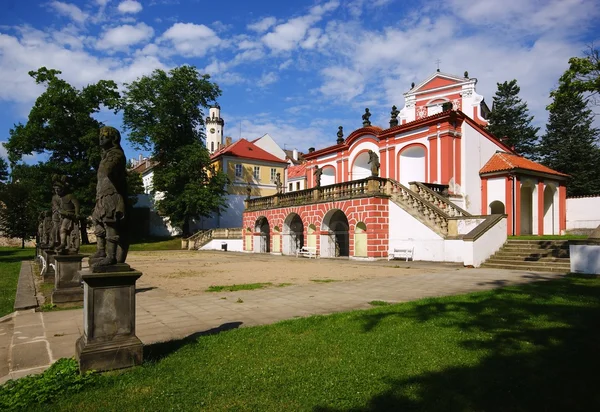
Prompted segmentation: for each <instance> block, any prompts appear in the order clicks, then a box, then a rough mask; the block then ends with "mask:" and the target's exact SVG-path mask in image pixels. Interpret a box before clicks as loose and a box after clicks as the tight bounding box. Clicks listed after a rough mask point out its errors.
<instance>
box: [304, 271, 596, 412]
mask: <svg viewBox="0 0 600 412" xmlns="http://www.w3.org/2000/svg"><path fill="white" fill-rule="evenodd" d="M585 278H587V277H586V276H578V275H576V276H572V275H571V276H568V277H566V278H564V279H560V280H557V281H554V282H537V283H532V284H529V285H524V286H520V287H519V288H518V289H517V288H507V289H499V290H495V291H491V292H487V293H482V294H477V295H471V296H470V297H469V298H468V299H465V300H452V299H448V302H447V303H446V302H444V300H442V301H441V302H440V300H439V299H438V300H437V301H429V300H424V301H421V302H418V303H416V304H415V305H413V306H412V307H409V308H407V310H405V311H393V309H387V308H382V309H381V310H380V311H378V313H365V315H364V316H363V317H362V319H361V321H362V322H364V324H363V327H364V331H365V332H366V333H368V332H370V331H371V330H373V329H374V328H376V327H378V326H381V327H385V325H384V324H383V322H389V321H390V320H391V319H392V318H393V317H395V316H400V317H402V318H412V319H413V320H415V321H418V322H434V323H435V325H436V326H437V327H442V328H443V327H447V328H454V329H459V330H463V331H468V332H470V333H469V334H465V336H469V338H465V340H463V341H462V342H460V345H461V346H463V347H464V348H465V349H467V350H477V351H481V352H482V353H484V354H485V355H484V357H483V358H482V360H481V362H479V363H478V364H476V365H473V366H459V367H451V368H448V369H445V370H442V371H435V372H424V373H422V374H419V375H413V376H410V377H408V378H405V379H388V381H387V384H388V389H387V390H386V391H384V392H382V393H379V394H377V395H375V396H374V397H372V398H371V399H370V400H369V401H368V403H367V405H366V406H365V407H361V408H351V409H334V408H329V407H327V406H317V407H315V408H314V410H315V411H319V412H325V411H331V412H333V411H342V410H344V411H388V410H389V411H392V410H393V411H412V410H418V411H578V410H580V411H584V410H585V411H590V410H600V392H599V391H598V390H597V385H598V382H600V380H599V378H598V373H599V371H600V356H599V355H598V348H599V347H600V328H599V327H598V325H600V284H598V282H595V283H594V284H587V285H586V284H585V282H582V281H581V279H585ZM550 283H552V285H551V284H550ZM429 324H430V323H429ZM473 332H474V333H473ZM474 336H475V337H474Z"/></svg>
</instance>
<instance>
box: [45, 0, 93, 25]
mask: <svg viewBox="0 0 600 412" xmlns="http://www.w3.org/2000/svg"><path fill="white" fill-rule="evenodd" d="M48 5H49V6H50V7H51V8H53V9H54V10H55V11H56V12H57V13H58V14H62V15H63V16H67V17H69V18H71V19H72V20H73V21H76V22H77V23H83V22H84V21H85V20H86V19H87V18H88V15H87V14H86V13H84V12H83V11H82V10H81V9H80V8H79V7H77V6H76V5H74V4H71V3H63V2H62V1H51V2H50V3H48Z"/></svg>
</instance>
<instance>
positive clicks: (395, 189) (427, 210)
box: [388, 179, 450, 236]
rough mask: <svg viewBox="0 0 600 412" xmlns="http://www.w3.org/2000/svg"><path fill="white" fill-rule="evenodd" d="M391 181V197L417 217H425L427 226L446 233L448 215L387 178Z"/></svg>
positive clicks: (443, 233) (444, 234) (442, 233)
mask: <svg viewBox="0 0 600 412" xmlns="http://www.w3.org/2000/svg"><path fill="white" fill-rule="evenodd" d="M388 180H389V182H390V183H391V193H390V196H391V199H392V200H393V201H395V202H397V203H399V204H401V205H402V206H403V207H404V208H406V209H407V211H410V210H412V211H414V212H416V213H414V214H413V216H414V215H416V217H417V218H419V217H420V218H421V219H425V220H426V221H425V222H423V223H426V224H427V223H429V224H428V226H429V227H432V226H433V228H436V229H437V230H438V231H439V232H440V234H441V235H443V236H446V235H447V234H448V219H449V218H450V216H448V214H447V213H445V212H444V211H443V210H441V209H440V208H438V207H437V206H435V205H434V204H432V203H430V202H429V201H427V200H426V199H423V198H422V197H421V196H420V195H419V194H417V193H415V192H413V191H412V190H410V189H409V188H407V187H406V186H404V185H403V184H401V183H400V182H398V181H396V180H393V179H388Z"/></svg>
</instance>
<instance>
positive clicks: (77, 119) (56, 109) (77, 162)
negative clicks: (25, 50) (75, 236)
mask: <svg viewBox="0 0 600 412" xmlns="http://www.w3.org/2000/svg"><path fill="white" fill-rule="evenodd" d="M29 75H30V76H31V77H32V78H33V79H34V80H35V82H36V83H37V84H43V85H44V86H45V87H46V90H45V91H44V92H43V93H42V94H41V95H40V96H39V97H38V98H37V99H36V101H35V104H34V106H33V107H32V109H31V111H30V112H29V117H28V119H27V123H26V124H17V125H15V127H14V128H13V129H11V130H10V137H9V140H8V143H6V144H5V147H6V149H7V150H8V155H9V160H10V162H11V164H12V165H14V164H17V163H19V162H21V161H22V157H23V155H31V154H33V153H38V154H41V153H45V154H48V155H49V158H48V161H46V162H43V163H42V164H40V165H39V167H40V169H41V170H44V173H46V176H51V175H52V174H59V175H66V176H68V177H69V181H70V182H71V185H72V187H73V192H74V194H75V196H76V197H77V199H78V200H79V201H80V203H81V212H82V216H89V215H90V214H91V210H92V208H93V206H94V203H95V197H96V194H95V189H96V168H97V167H98V164H99V163H100V148H99V146H98V131H99V129H100V127H101V126H103V125H102V123H100V122H99V121H97V120H96V119H94V118H93V117H92V115H93V114H94V113H97V112H98V111H99V110H100V109H101V107H103V106H104V107H107V108H109V109H115V108H117V107H118V105H119V101H120V95H119V92H118V90H117V84H116V83H115V82H113V81H111V80H100V81H99V82H97V83H95V84H90V85H88V86H85V87H84V88H82V89H81V90H78V89H76V88H75V87H73V86H71V85H70V84H69V83H67V82H66V81H64V80H62V79H60V78H59V75H60V71H58V70H52V69H47V68H45V67H42V68H40V69H38V70H37V71H31V72H29ZM44 184H45V185H46V186H45V187H46V188H47V190H48V192H51V191H52V186H51V184H49V177H48V178H47V179H45V183H44ZM84 219H85V218H83V219H82V222H81V224H82V225H81V227H82V228H85V227H86V226H85V220H84ZM85 233H86V232H85V230H82V236H83V239H82V240H83V242H84V243H85V242H86V241H87V237H85Z"/></svg>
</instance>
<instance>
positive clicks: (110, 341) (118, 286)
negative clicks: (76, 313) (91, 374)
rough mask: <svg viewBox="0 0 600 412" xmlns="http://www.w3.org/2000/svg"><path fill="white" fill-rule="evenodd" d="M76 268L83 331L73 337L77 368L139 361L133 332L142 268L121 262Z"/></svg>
mask: <svg viewBox="0 0 600 412" xmlns="http://www.w3.org/2000/svg"><path fill="white" fill-rule="evenodd" d="M94 270H102V271H103V272H97V271H96V272H91V271H90V270H83V271H80V274H81V279H82V280H83V282H84V283H83V293H84V299H83V329H84V331H83V335H82V336H81V337H80V338H79V339H78V340H77V343H76V353H77V359H78V361H79V370H80V371H81V373H84V372H86V371H88V370H96V371H107V370H113V369H120V368H128V367H131V366H135V365H139V364H141V363H142V357H143V345H142V342H141V341H140V340H139V339H138V337H137V336H136V335H135V282H136V280H137V279H138V278H139V277H140V276H142V272H139V271H137V270H133V269H131V268H130V267H129V265H127V264H125V263H121V264H116V265H111V266H107V267H102V268H94Z"/></svg>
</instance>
